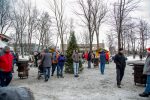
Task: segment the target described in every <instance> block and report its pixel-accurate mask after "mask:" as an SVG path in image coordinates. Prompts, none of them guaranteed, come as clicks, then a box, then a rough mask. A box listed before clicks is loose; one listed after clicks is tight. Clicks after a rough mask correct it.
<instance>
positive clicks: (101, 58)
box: [100, 51, 106, 75]
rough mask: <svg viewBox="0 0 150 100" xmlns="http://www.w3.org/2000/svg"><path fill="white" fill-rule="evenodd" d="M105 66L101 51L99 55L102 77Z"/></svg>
mask: <svg viewBox="0 0 150 100" xmlns="http://www.w3.org/2000/svg"><path fill="white" fill-rule="evenodd" d="M105 64H106V54H105V52H104V51H102V52H101V53H100V71H101V74H102V75H104V70H105Z"/></svg>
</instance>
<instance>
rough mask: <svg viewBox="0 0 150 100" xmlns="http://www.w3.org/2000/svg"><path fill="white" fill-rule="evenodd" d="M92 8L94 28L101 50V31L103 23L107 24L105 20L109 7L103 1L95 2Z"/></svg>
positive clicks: (95, 0)
mask: <svg viewBox="0 0 150 100" xmlns="http://www.w3.org/2000/svg"><path fill="white" fill-rule="evenodd" d="M93 2H94V4H93V7H92V14H93V17H94V20H93V21H94V27H95V33H96V38H97V49H99V30H100V26H101V24H102V23H104V22H105V20H104V18H105V16H106V14H107V12H108V10H107V5H106V4H104V3H103V1H102V0H94V1H93Z"/></svg>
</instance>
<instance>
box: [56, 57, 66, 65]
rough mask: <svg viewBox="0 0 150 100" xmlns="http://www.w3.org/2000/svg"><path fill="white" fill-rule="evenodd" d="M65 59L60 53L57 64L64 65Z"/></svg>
mask: <svg viewBox="0 0 150 100" xmlns="http://www.w3.org/2000/svg"><path fill="white" fill-rule="evenodd" d="M65 61H66V58H65V56H64V55H60V56H59V58H58V66H64V65H65Z"/></svg>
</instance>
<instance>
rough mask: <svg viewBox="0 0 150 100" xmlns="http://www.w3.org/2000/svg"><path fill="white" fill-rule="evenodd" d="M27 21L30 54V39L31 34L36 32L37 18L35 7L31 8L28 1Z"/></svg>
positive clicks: (29, 50)
mask: <svg viewBox="0 0 150 100" xmlns="http://www.w3.org/2000/svg"><path fill="white" fill-rule="evenodd" d="M27 10H28V20H27V28H28V41H27V44H28V47H27V48H28V49H27V50H28V53H31V43H32V37H33V33H34V32H36V31H37V25H38V24H37V22H38V21H37V17H38V11H37V9H36V6H35V7H34V8H32V5H31V1H28V7H27Z"/></svg>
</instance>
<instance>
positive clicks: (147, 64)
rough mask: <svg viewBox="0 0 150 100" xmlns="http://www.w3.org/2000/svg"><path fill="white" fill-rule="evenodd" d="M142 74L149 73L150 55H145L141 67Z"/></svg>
mask: <svg viewBox="0 0 150 100" xmlns="http://www.w3.org/2000/svg"><path fill="white" fill-rule="evenodd" d="M143 74H145V75H150V55H149V56H148V57H147V59H146V61H145V65H144V69H143Z"/></svg>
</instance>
